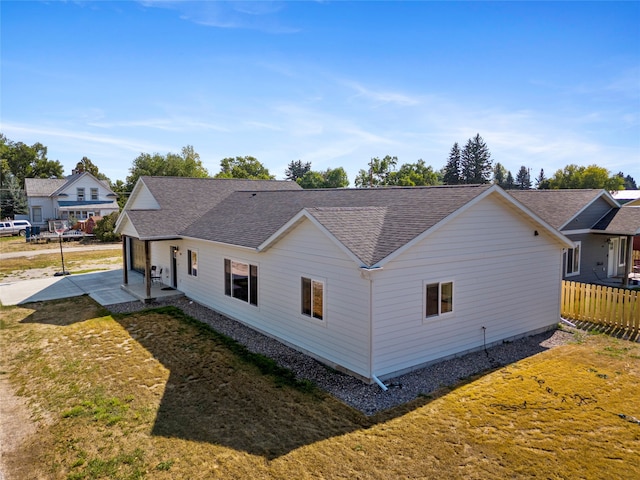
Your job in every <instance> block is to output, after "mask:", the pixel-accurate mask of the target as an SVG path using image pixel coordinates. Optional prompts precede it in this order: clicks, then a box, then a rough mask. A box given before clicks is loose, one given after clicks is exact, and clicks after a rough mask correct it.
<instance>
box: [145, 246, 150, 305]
mask: <svg viewBox="0 0 640 480" xmlns="http://www.w3.org/2000/svg"><path fill="white" fill-rule="evenodd" d="M144 286H145V288H146V294H147V295H146V298H151V252H150V251H149V240H145V241H144Z"/></svg>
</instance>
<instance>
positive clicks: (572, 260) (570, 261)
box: [565, 242, 582, 276]
mask: <svg viewBox="0 0 640 480" xmlns="http://www.w3.org/2000/svg"><path fill="white" fill-rule="evenodd" d="M575 244H576V246H575V247H573V248H568V249H567V262H566V268H565V275H566V276H571V275H578V274H579V273H580V250H581V246H582V243H581V242H575Z"/></svg>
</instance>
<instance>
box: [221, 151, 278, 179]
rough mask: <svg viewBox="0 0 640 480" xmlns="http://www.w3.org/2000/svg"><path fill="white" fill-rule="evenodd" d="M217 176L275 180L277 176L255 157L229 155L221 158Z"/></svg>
mask: <svg viewBox="0 0 640 480" xmlns="http://www.w3.org/2000/svg"><path fill="white" fill-rule="evenodd" d="M215 178H247V179H251V180H274V179H275V176H274V175H271V174H270V173H269V170H268V169H267V168H266V167H265V166H264V165H263V164H262V163H260V162H259V161H258V159H256V158H254V157H250V156H248V157H235V158H233V157H228V158H223V159H222V160H220V172H219V173H218V174H217V175H216V176H215Z"/></svg>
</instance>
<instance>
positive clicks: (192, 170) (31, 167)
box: [0, 133, 637, 218]
mask: <svg viewBox="0 0 640 480" xmlns="http://www.w3.org/2000/svg"><path fill="white" fill-rule="evenodd" d="M85 171H86V172H90V173H91V174H93V175H94V176H95V177H97V178H99V179H101V180H104V181H106V182H107V183H108V184H109V185H110V187H111V188H112V189H113V190H114V191H115V192H116V193H118V194H119V198H120V202H121V205H122V204H124V202H125V201H126V199H127V198H128V194H129V193H130V192H131V191H132V190H133V187H134V185H135V183H136V182H137V180H138V178H140V177H141V176H143V175H152V176H183V177H200V178H207V177H210V176H211V175H210V173H209V172H208V171H207V169H206V168H205V167H204V166H203V164H202V161H201V159H200V155H199V154H198V153H197V152H196V151H195V150H194V148H193V146H191V145H187V146H185V147H183V148H182V150H181V152H180V153H179V154H176V153H167V154H166V155H162V154H159V153H153V154H149V153H141V154H140V155H138V157H136V158H135V159H134V160H133V162H132V165H131V168H130V169H129V175H128V176H127V177H126V179H125V180H124V181H122V180H117V181H115V182H111V180H109V179H108V178H107V177H106V176H105V175H103V174H102V173H101V172H100V171H99V169H98V167H97V166H96V165H95V164H94V163H93V162H92V161H91V160H90V159H89V158H88V157H83V158H82V159H81V160H80V161H79V162H78V163H77V164H76V167H75V169H74V172H73V173H78V172H85ZM214 177H215V178H248V179H261V180H270V179H271V180H272V179H275V175H272V174H271V173H270V172H269V170H268V168H266V167H265V166H264V165H263V164H262V163H261V162H260V161H258V159H257V158H255V157H252V156H244V157H243V156H237V157H227V158H223V159H222V160H221V161H220V171H219V172H218V173H217V174H215V175H214ZM25 178H63V167H62V164H61V163H60V162H59V161H58V160H50V159H48V158H47V147H46V146H44V145H42V144H41V143H35V144H34V145H31V146H29V145H26V144H24V143H22V142H14V141H11V140H8V139H7V138H6V137H5V136H4V135H3V134H1V133H0V208H1V212H0V216H1V217H3V218H4V217H7V216H9V217H12V216H13V215H15V214H20V213H26V212H27V203H26V197H25V195H24V190H23V189H24V179H25ZM284 178H285V179H286V180H289V181H295V182H297V183H298V184H299V185H300V186H301V187H302V188H342V187H346V186H348V185H349V178H348V177H347V173H346V171H345V169H344V168H342V167H337V168H327V169H326V170H312V167H311V162H303V161H302V160H292V161H291V162H290V163H289V164H288V165H287V168H286V170H285V172H284ZM478 183H496V184H498V185H500V186H501V187H503V188H505V189H514V188H519V189H530V188H533V187H534V186H535V188H539V189H557V188H605V189H607V190H611V191H613V190H620V189H622V188H625V189H635V188H637V187H636V183H635V180H634V179H633V178H632V177H631V176H629V175H626V176H625V175H624V174H623V173H622V172H619V173H617V174H614V175H612V174H610V172H609V171H608V170H607V169H606V168H603V167H599V166H597V165H589V166H586V167H585V166H579V165H567V166H565V167H564V168H563V169H559V170H557V171H556V172H555V173H554V174H553V176H552V177H550V178H547V177H546V176H545V173H544V170H542V169H541V170H540V173H539V174H538V176H537V177H536V178H535V185H534V182H533V181H532V179H531V169H530V168H528V167H526V166H524V165H523V166H521V167H520V169H519V170H518V172H517V173H516V176H515V178H514V177H513V175H512V174H511V172H510V171H508V170H507V169H506V168H505V167H504V166H503V165H502V164H501V163H500V162H497V163H496V164H495V165H493V161H492V158H491V153H490V151H489V148H488V146H487V144H486V143H485V141H484V140H483V138H482V137H481V136H480V134H476V135H475V136H474V137H473V138H470V139H468V140H467V142H466V143H465V144H464V146H463V147H462V148H460V146H459V144H458V143H457V142H456V143H454V144H453V146H452V147H451V150H450V152H449V156H448V158H447V161H446V163H445V165H444V167H443V168H441V169H440V170H434V169H433V167H431V166H430V165H427V164H426V163H425V162H424V160H422V159H419V160H417V161H416V162H415V163H404V164H401V165H400V166H398V157H396V156H391V155H386V156H384V157H374V158H371V159H370V161H369V163H368V165H367V168H365V169H361V170H360V171H359V172H358V175H357V176H356V178H355V180H354V184H355V186H356V187H357V188H376V187H386V186H422V185H439V184H445V185H456V184H478Z"/></svg>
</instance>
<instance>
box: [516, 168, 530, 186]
mask: <svg viewBox="0 0 640 480" xmlns="http://www.w3.org/2000/svg"><path fill="white" fill-rule="evenodd" d="M516 185H517V187H518V188H519V189H520V190H529V189H530V188H531V176H530V174H529V169H528V168H527V167H525V166H524V165H522V166H521V167H520V170H519V171H518V174H517V175H516Z"/></svg>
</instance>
